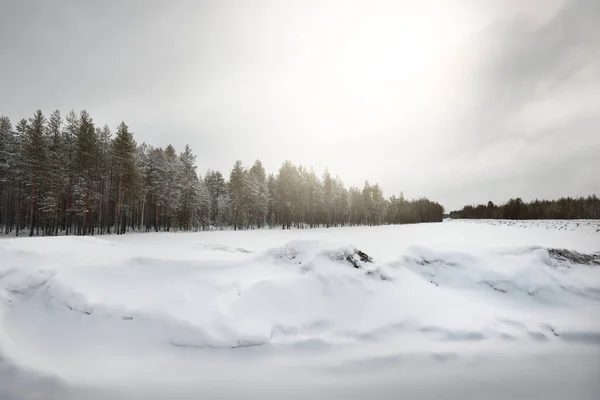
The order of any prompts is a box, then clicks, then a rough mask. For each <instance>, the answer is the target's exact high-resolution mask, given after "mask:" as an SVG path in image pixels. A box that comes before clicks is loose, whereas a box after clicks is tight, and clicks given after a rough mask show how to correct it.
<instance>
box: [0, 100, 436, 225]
mask: <svg viewBox="0 0 600 400" xmlns="http://www.w3.org/2000/svg"><path fill="white" fill-rule="evenodd" d="M196 169H197V165H196V156H195V155H194V154H193V153H192V150H191V149H190V147H189V146H186V147H185V149H184V150H183V151H182V152H180V153H177V151H176V150H175V148H174V147H173V146H171V145H168V146H166V147H165V148H162V147H153V146H150V145H148V144H145V143H142V144H137V143H136V141H135V139H134V136H133V134H132V132H131V131H130V129H129V127H128V126H127V125H126V124H125V123H124V122H122V123H121V124H119V125H118V126H117V128H116V132H115V133H114V135H113V133H112V132H111V130H110V129H109V127H108V126H106V125H104V126H98V125H96V124H95V123H94V121H93V119H92V117H91V116H90V115H89V114H88V112H87V111H85V110H84V111H81V112H80V113H79V114H77V113H75V112H74V111H71V112H69V113H68V114H67V115H66V116H65V118H64V119H63V117H62V116H61V113H60V112H59V111H58V110H57V111H54V112H53V113H52V114H51V115H50V116H49V117H46V116H44V114H43V113H42V112H41V111H40V110H38V111H36V112H35V113H34V114H33V116H32V117H31V118H28V119H21V120H20V121H18V122H17V123H16V125H14V126H13V124H12V123H11V121H10V119H9V118H8V117H5V116H2V117H0V229H1V230H2V232H4V233H5V234H16V235H17V236H18V235H29V236H33V235H93V234H105V233H106V234H110V233H116V234H122V233H125V232H128V231H142V232H144V231H145V232H148V231H171V230H206V229H223V228H229V227H231V228H233V229H236V230H237V229H250V228H260V227H265V226H268V227H281V228H284V229H286V228H288V229H289V228H292V227H297V228H314V227H321V226H326V227H332V226H344V225H380V224H401V223H416V222H436V221H441V220H442V214H443V207H442V206H441V205H440V204H438V203H436V202H432V201H430V200H428V199H425V198H421V199H418V200H407V199H405V198H404V196H403V195H400V196H392V197H390V198H389V199H386V198H384V195H383V191H382V190H381V188H380V187H379V185H378V184H373V185H371V184H369V183H368V182H365V184H364V187H363V188H362V189H360V188H358V187H350V188H348V189H347V188H346V187H345V186H344V184H343V182H342V180H341V179H340V178H339V177H337V176H335V177H334V176H332V175H331V174H330V173H329V171H325V172H324V173H323V174H322V175H321V176H317V174H316V173H315V172H314V170H313V169H312V168H311V169H308V168H306V167H303V166H295V165H294V164H292V163H291V162H289V161H285V162H284V163H283V164H282V165H281V167H280V168H279V171H278V172H277V174H269V175H267V173H266V171H265V168H264V167H263V165H262V163H261V162H260V161H256V162H255V163H254V164H253V165H252V166H251V167H249V168H247V167H245V166H244V165H243V164H242V162H241V161H236V162H235V164H234V165H233V168H232V169H231V171H230V173H229V177H228V179H226V177H224V176H223V174H222V173H221V172H219V171H215V170H210V169H209V170H208V171H207V172H206V173H205V175H204V177H203V179H202V177H201V176H199V175H198V174H197V172H196Z"/></svg>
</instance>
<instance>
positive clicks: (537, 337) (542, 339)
mask: <svg viewBox="0 0 600 400" xmlns="http://www.w3.org/2000/svg"><path fill="white" fill-rule="evenodd" d="M529 337H530V338H531V339H533V340H535V341H538V342H547V341H548V338H547V337H546V335H544V334H543V333H542V332H535V331H534V332H529Z"/></svg>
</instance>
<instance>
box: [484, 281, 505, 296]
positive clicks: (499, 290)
mask: <svg viewBox="0 0 600 400" xmlns="http://www.w3.org/2000/svg"><path fill="white" fill-rule="evenodd" d="M480 283H483V284H484V285H488V286H489V287H491V288H492V289H494V290H495V291H496V292H500V293H506V289H502V288H499V287H497V286H496V285H494V284H492V283H491V282H488V281H481V282H480Z"/></svg>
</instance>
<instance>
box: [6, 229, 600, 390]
mask: <svg viewBox="0 0 600 400" xmlns="http://www.w3.org/2000/svg"><path fill="white" fill-rule="evenodd" d="M577 223H579V225H576V224H577ZM594 224H595V225H594ZM594 226H599V224H598V221H575V222H573V221H551V222H548V221H519V223H518V224H517V223H515V221H446V222H444V223H439V224H418V225H403V226H382V227H349V228H331V229H325V228H322V229H313V230H285V231H282V230H266V229H265V230H253V231H252V230H251V231H240V232H232V231H221V232H199V233H146V234H129V235H123V236H97V237H58V238H53V237H48V238H15V239H5V240H0V362H3V363H4V364H2V363H0V398H4V397H2V393H5V394H6V398H30V395H31V393H30V392H29V391H28V390H29V389H27V390H26V389H25V387H30V388H32V387H35V386H36V385H38V386H39V385H42V384H40V383H39V382H40V379H41V380H44V379H46V380H48V379H51V380H52V382H53V383H52V384H48V383H47V382H46V381H44V382H46V383H44V384H43V385H42V386H39V387H43V388H44V389H43V390H44V391H45V392H44V393H45V395H44V396H42V397H41V398H78V397H85V398H120V397H122V398H132V396H133V397H135V396H139V397H140V398H154V397H153V396H156V398H161V397H163V396H167V397H168V396H170V397H171V398H188V397H189V398H196V396H205V398H225V397H229V398H255V396H259V395H262V396H266V397H269V395H271V396H273V397H279V396H284V397H286V398H291V397H294V394H295V396H296V397H297V398H306V397H311V398H315V396H316V397H321V398H335V397H336V396H337V397H339V398H349V397H353V396H354V397H355V398H364V397H375V398H397V389H398V387H403V388H404V390H406V391H407V393H408V396H409V397H411V398H415V397H419V396H420V397H421V398H433V397H437V398H439V395H440V392H438V391H437V390H438V389H439V390H443V393H445V394H446V397H447V398H454V396H455V397H456V398H469V396H470V392H465V390H466V389H465V387H472V388H473V391H472V394H473V395H474V398H475V397H478V396H479V397H481V396H484V397H485V398H492V397H493V396H492V395H491V394H490V392H489V391H488V390H489V389H490V388H493V387H494V385H498V382H502V381H503V380H505V381H506V382H509V386H498V387H496V389H495V391H494V393H495V394H497V395H498V396H499V397H498V398H502V396H503V395H504V394H505V393H506V390H508V388H509V387H510V388H511V390H513V392H512V394H513V396H515V397H517V398H520V397H521V396H522V397H526V396H528V395H529V394H531V393H532V392H531V391H532V390H534V389H532V387H534V388H536V389H535V390H538V392H535V393H534V396H533V397H536V396H537V395H540V396H541V395H544V396H546V398H561V396H564V395H566V394H569V396H571V397H572V398H597V397H595V395H596V394H598V393H599V392H598V391H599V390H600V385H599V384H598V381H597V379H594V378H593V377H594V376H596V378H597V377H598V376H600V265H598V264H600V256H599V255H598V252H599V251H600V232H598V231H597V230H596V229H595V228H594ZM356 249H359V250H361V251H363V252H364V253H366V254H367V255H369V256H370V257H372V262H365V261H364V260H361V259H360V257H359V256H358V255H356V254H355V250H356ZM549 249H568V250H569V251H571V252H578V253H582V254H585V255H587V256H588V258H586V260H588V261H589V260H592V261H589V262H583V261H581V260H579V261H577V260H575V261H573V260H569V259H564V258H562V259H561V258H559V257H558V258H557V257H555V256H553V254H552V251H549ZM348 258H350V259H351V261H352V262H350V261H349V259H348ZM353 263H354V264H356V266H358V267H360V268H355V265H353ZM2 360H4V361H2ZM2 365H4V367H2ZM573 365H577V366H579V368H574V367H573ZM3 371H4V376H5V377H4V378H3V377H2V375H3ZM6 371H9V372H6ZM15 371H28V372H27V373H26V374H25V375H23V374H22V373H21V375H17V373H16V372H15ZM7 374H8V375H7ZM511 374H512V375H511ZM6 376H9V377H8V378H7V377H6ZM15 376H20V378H18V379H16V378H15ZM23 376H25V377H23ZM34 377H36V378H34ZM39 377H42V378H39ZM511 377H512V380H511ZM15 379H16V380H15ZM520 379H522V380H524V381H527V382H534V383H531V384H522V382H521V381H520ZM540 379H547V380H548V379H549V380H551V381H552V382H551V383H548V384H547V385H545V386H542V387H541V388H540V386H539V385H537V386H536V384H535V382H536V380H540ZM17 381H18V383H17V384H11V382H17ZM482 381H485V382H487V384H486V385H485V387H484V386H481V385H479V386H478V384H473V385H472V386H469V385H468V382H470V383H473V382H479V383H481V382H482ZM32 382H33V383H32ZM36 382H37V383H36ZM432 382H434V383H436V382H437V384H438V389H435V385H434V386H431V383H432ZM465 382H467V386H465V384H464V383H465ZM574 382H575V384H579V388H580V389H581V390H580V391H579V392H577V391H575V392H573V391H572V389H567V388H569V387H571V386H572V385H573V384H574ZM233 383H235V384H233ZM232 384H233V385H232ZM44 385H45V386H44ZM48 385H50V386H48ZM519 385H521V386H519ZM561 385H562V386H561ZM569 385H570V386H569ZM3 387H4V389H3ZM92 388H93V389H92ZM140 388H146V390H147V392H143V389H140ZM290 388H295V389H293V390H292V389H290ZM375 388H377V389H375ZM440 388H441V389H440ZM519 388H521V389H522V390H521V391H518V390H519ZM544 388H545V389H544ZM562 389H564V391H561V390H562ZM31 390H33V389H31ZM39 390H42V389H39ZM140 390H142V391H140ZM161 390H162V391H163V392H161ZM483 390H485V391H483ZM539 390H545V391H544V392H539ZM569 390H570V391H569ZM482 391H483V392H482ZM28 396H29V397H28ZM94 396H96V397H94ZM186 396H187V397H186ZM553 396H555V397H553ZM573 396H574V397H573Z"/></svg>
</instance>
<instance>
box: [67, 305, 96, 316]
mask: <svg viewBox="0 0 600 400" xmlns="http://www.w3.org/2000/svg"><path fill="white" fill-rule="evenodd" d="M66 306H67V308H68V309H69V310H71V311H74V312H77V313H80V314H85V315H91V314H92V311H91V310H85V309H84V310H78V309H76V308H74V307H72V306H71V305H70V304H66Z"/></svg>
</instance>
